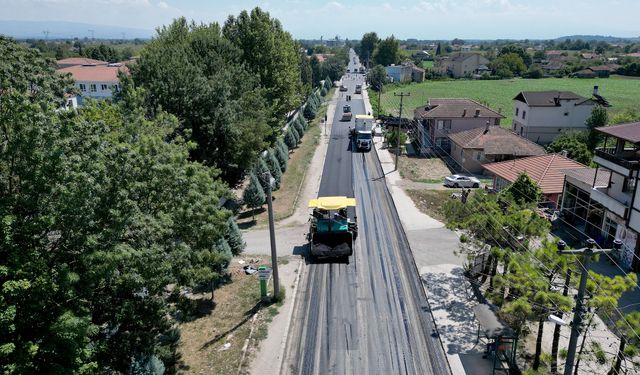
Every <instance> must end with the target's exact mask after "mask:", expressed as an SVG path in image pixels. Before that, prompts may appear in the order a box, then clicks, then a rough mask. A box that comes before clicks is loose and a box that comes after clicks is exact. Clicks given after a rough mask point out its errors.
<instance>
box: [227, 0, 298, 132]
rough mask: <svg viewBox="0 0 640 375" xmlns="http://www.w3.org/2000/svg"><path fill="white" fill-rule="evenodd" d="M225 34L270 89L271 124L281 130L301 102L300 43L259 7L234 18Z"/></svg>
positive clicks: (268, 94)
mask: <svg viewBox="0 0 640 375" xmlns="http://www.w3.org/2000/svg"><path fill="white" fill-rule="evenodd" d="M223 33H224V36H225V37H226V38H227V39H228V40H230V41H231V42H232V43H233V44H234V45H235V46H236V47H238V48H239V50H240V53H241V60H242V61H243V62H244V64H246V66H247V68H248V69H249V70H250V71H252V72H255V73H256V74H257V75H258V78H259V80H260V84H261V86H262V87H263V88H264V89H265V90H266V93H265V98H266V100H267V106H268V108H269V109H270V114H271V116H270V119H269V124H270V125H271V128H272V129H273V130H277V129H278V128H279V127H280V126H281V125H280V124H281V122H282V120H283V119H284V117H285V115H286V114H287V113H288V112H289V111H291V110H292V109H293V108H295V107H297V106H298V105H300V103H301V97H302V90H301V85H300V77H301V72H300V53H299V45H298V43H296V41H295V40H294V39H293V37H292V36H291V34H289V33H288V32H286V31H285V30H284V29H283V28H282V25H281V24H280V21H278V20H277V19H275V18H271V16H270V15H269V13H267V12H265V11H263V10H262V9H260V8H257V7H256V8H254V9H252V10H251V12H247V11H242V12H241V13H240V14H239V15H238V16H237V17H234V16H230V17H229V18H228V19H227V21H226V22H225V24H224V28H223ZM274 140H275V139H274Z"/></svg>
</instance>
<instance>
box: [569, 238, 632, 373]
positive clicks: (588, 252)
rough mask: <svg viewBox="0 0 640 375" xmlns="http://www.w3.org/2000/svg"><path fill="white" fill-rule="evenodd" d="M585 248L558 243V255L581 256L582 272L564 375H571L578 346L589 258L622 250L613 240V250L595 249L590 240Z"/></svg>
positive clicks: (619, 242) (594, 242)
mask: <svg viewBox="0 0 640 375" xmlns="http://www.w3.org/2000/svg"><path fill="white" fill-rule="evenodd" d="M587 245H588V246H587V247H584V248H582V249H573V250H565V249H566V247H567V243H566V242H564V241H562V240H560V241H558V253H560V254H572V255H582V256H583V257H582V270H581V273H580V286H579V287H578V295H577V296H576V308H575V313H574V314H573V321H572V322H571V338H570V339H569V348H568V350H567V362H566V363H565V365H564V375H571V373H572V372H573V362H574V360H575V357H576V347H577V345H578V337H579V336H580V326H581V325H582V315H583V313H584V306H583V305H584V301H583V299H584V292H585V290H586V289H587V278H588V277H589V262H590V261H591V257H592V256H593V255H596V254H606V253H609V252H611V251H619V250H620V249H621V248H622V241H620V240H614V241H613V249H596V248H595V247H596V241H594V240H593V239H592V238H589V239H588V240H587Z"/></svg>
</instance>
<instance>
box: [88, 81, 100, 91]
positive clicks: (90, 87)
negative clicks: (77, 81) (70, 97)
mask: <svg viewBox="0 0 640 375" xmlns="http://www.w3.org/2000/svg"><path fill="white" fill-rule="evenodd" d="M89 89H90V90H91V92H96V91H98V89H97V88H96V84H95V83H92V84H91V85H90V86H89Z"/></svg>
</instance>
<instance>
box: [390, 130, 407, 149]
mask: <svg viewBox="0 0 640 375" xmlns="http://www.w3.org/2000/svg"><path fill="white" fill-rule="evenodd" d="M396 133H397V132H396V130H395V129H392V131H389V132H387V135H386V139H387V144H388V145H389V147H393V148H395V147H396V146H397V143H396V137H397V136H396ZM405 142H407V134H406V133H404V132H400V145H401V146H402V145H404V144H405ZM400 152H402V150H400Z"/></svg>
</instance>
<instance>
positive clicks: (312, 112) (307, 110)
mask: <svg viewBox="0 0 640 375" xmlns="http://www.w3.org/2000/svg"><path fill="white" fill-rule="evenodd" d="M317 111H318V109H317V108H316V105H315V104H314V102H313V100H309V101H307V105H306V106H305V107H304V111H303V112H302V114H303V116H304V118H306V119H307V120H313V119H314V118H315V117H316V113H317Z"/></svg>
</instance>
